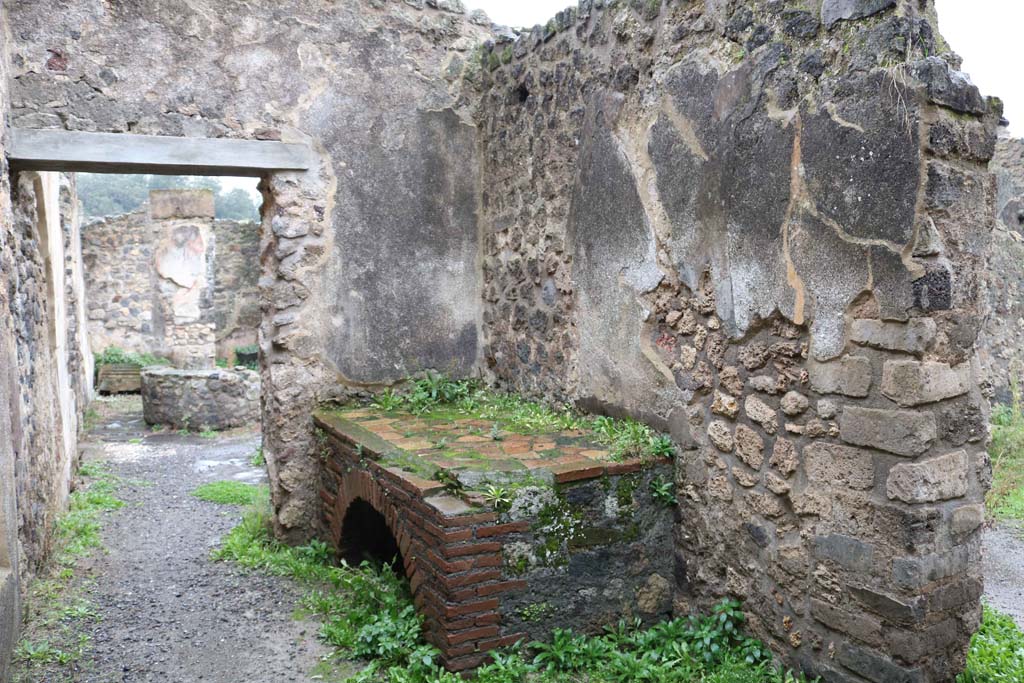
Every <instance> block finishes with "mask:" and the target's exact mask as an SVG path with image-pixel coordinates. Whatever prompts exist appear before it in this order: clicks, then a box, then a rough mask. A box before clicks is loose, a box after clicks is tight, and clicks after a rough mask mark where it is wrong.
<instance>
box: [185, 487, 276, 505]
mask: <svg viewBox="0 0 1024 683" xmlns="http://www.w3.org/2000/svg"><path fill="white" fill-rule="evenodd" d="M265 491H266V487H265V486H256V485H254V484H246V483H244V482H240V481H213V482H210V483H208V484H203V485H202V486H200V487H199V488H197V489H196V490H195V491H193V492H192V495H193V496H195V497H196V498H198V499H199V500H205V501H207V502H210V503H217V504H219V505H253V504H255V503H256V502H257V501H258V500H260V498H261V497H262V496H263V495H264V492H265Z"/></svg>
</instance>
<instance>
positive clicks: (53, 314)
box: [7, 172, 89, 575]
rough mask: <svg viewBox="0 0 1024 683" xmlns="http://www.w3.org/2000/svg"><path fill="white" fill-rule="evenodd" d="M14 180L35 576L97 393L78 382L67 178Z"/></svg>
mask: <svg viewBox="0 0 1024 683" xmlns="http://www.w3.org/2000/svg"><path fill="white" fill-rule="evenodd" d="M13 182H14V188H13V199H14V202H13V210H14V214H13V223H12V225H11V229H10V232H9V238H10V242H9V244H10V246H11V252H12V259H13V261H12V263H11V271H10V274H9V278H10V282H9V283H8V288H9V289H8V292H9V295H10V299H9V302H8V306H9V311H8V313H7V314H8V315H9V316H10V319H11V320H12V322H13V325H14V334H15V338H14V341H15V354H16V367H17V388H18V394H17V398H16V399H15V400H13V401H12V406H11V409H12V422H13V423H14V424H13V429H14V433H13V434H12V443H13V446H14V453H15V458H14V464H15V470H14V475H15V476H14V480H15V488H16V496H17V502H18V511H19V527H18V534H19V542H20V543H19V545H20V548H19V552H20V554H21V568H22V571H23V572H24V573H26V574H28V575H31V574H34V573H35V572H36V571H37V570H38V569H39V568H40V567H41V566H42V563H43V562H44V561H45V560H46V558H47V556H48V554H49V552H50V549H51V547H52V543H53V535H52V534H53V529H54V524H55V521H56V519H57V516H58V515H59V514H60V513H61V512H62V511H63V510H64V508H65V505H66V502H67V496H68V492H69V490H70V483H71V476H72V471H73V466H74V463H75V461H76V460H77V455H78V454H77V450H78V428H79V421H80V418H81V415H82V413H83V412H84V410H85V405H86V403H85V401H87V400H88V398H89V397H88V396H87V395H86V394H85V393H84V392H83V391H81V389H80V388H79V387H76V384H78V385H80V384H81V382H82V381H83V380H82V379H81V374H80V373H81V361H80V359H79V358H78V353H79V349H78V348H77V346H75V347H72V346H69V343H68V342H69V340H70V339H71V338H72V336H73V335H72V334H71V333H70V331H69V329H68V328H69V324H70V325H74V324H77V321H78V320H79V319H78V318H77V316H76V315H74V312H73V311H74V306H73V305H70V304H69V297H68V296H67V293H68V288H69V287H71V288H72V291H73V294H74V298H75V299H77V298H78V297H79V296H81V292H80V291H76V290H75V283H74V281H73V279H71V278H69V277H68V273H67V270H68V258H69V256H70V258H72V260H73V259H74V255H68V254H66V253H65V251H64V226H63V225H62V220H61V216H60V206H61V186H60V183H61V178H60V176H59V174H56V173H29V172H23V173H19V174H17V175H16V176H15V177H14V179H13ZM73 230H74V228H73V227H72V231H73ZM78 334H80V332H77V333H75V335H74V337H77V335H78Z"/></svg>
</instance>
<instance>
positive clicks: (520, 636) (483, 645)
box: [477, 633, 530, 650]
mask: <svg viewBox="0 0 1024 683" xmlns="http://www.w3.org/2000/svg"><path fill="white" fill-rule="evenodd" d="M529 638H530V634H529V633H513V634H512V635H508V636H501V637H500V638H492V639H490V640H481V641H480V642H479V643H477V647H478V648H480V649H481V650H497V649H499V648H503V647H511V646H513V645H515V644H516V643H518V642H519V641H521V640H529Z"/></svg>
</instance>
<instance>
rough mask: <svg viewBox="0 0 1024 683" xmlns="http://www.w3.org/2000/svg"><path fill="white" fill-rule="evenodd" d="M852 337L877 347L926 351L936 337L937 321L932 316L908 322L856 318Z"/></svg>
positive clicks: (910, 351) (860, 342) (918, 351)
mask: <svg viewBox="0 0 1024 683" xmlns="http://www.w3.org/2000/svg"><path fill="white" fill-rule="evenodd" d="M850 339H851V340H852V341H854V342H856V343H858V344H863V345H864V346H870V347H872V348H876V349H886V350H887V351H902V352H904V353H924V351H925V350H926V349H927V348H928V346H929V345H931V343H932V340H934V339H935V321H934V320H932V319H931V318H914V319H913V320H911V321H910V322H908V323H896V322H883V321H881V320H870V319H860V320H854V321H853V325H852V326H851V328H850Z"/></svg>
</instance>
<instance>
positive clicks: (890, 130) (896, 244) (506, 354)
mask: <svg viewBox="0 0 1024 683" xmlns="http://www.w3.org/2000/svg"><path fill="white" fill-rule="evenodd" d="M946 50H947V48H946V47H945V46H944V44H943V43H942V42H941V40H940V39H939V38H938V37H937V34H936V29H935V23H934V12H933V10H932V8H931V7H930V3H925V2H920V3H919V2H912V3H911V2H896V1H895V0H891V1H883V2H863V1H859V0H824V1H821V0H816V1H815V2H802V3H787V2H778V1H765V2H748V3H733V2H727V1H709V2H706V3H705V2H701V1H689V2H675V3H666V4H664V6H662V3H660V2H650V3H606V2H600V1H598V2H591V1H589V0H584V1H583V2H580V3H579V7H578V8H573V9H571V10H567V11H566V12H563V13H561V14H559V15H558V16H557V17H556V18H555V19H554V20H552V22H550V23H549V24H547V25H546V26H543V27H537V28H536V29H534V31H533V32H532V33H529V34H526V35H524V36H522V37H521V38H520V39H519V40H517V41H514V42H511V41H504V42H503V41H501V40H498V41H497V44H495V45H493V47H491V48H490V49H489V50H488V51H487V53H486V54H485V55H484V56H483V64H484V65H485V67H486V70H487V75H486V86H487V90H486V93H485V99H484V102H483V105H482V107H481V110H480V112H479V121H480V126H481V132H482V140H483V145H484V194H483V206H484V231H485V233H484V234H485V239H484V245H483V247H484V275H485V301H486V309H485V318H484V320H485V333H484V339H485V359H486V361H487V363H488V366H489V367H490V368H491V369H492V371H493V373H494V376H495V378H496V379H497V380H498V381H500V382H501V383H503V384H505V385H506V386H510V387H512V388H515V389H519V390H523V391H527V392H531V393H536V394H544V395H547V396H551V397H562V398H569V399H574V400H577V401H579V402H581V403H583V404H585V405H589V406H592V407H599V408H603V409H605V410H608V411H610V412H627V413H632V414H635V415H640V416H642V417H644V418H645V419H647V420H649V421H651V422H654V423H660V424H661V425H663V426H666V427H668V428H670V429H671V430H672V433H673V435H674V436H675V438H676V440H677V441H678V442H679V443H680V444H681V446H682V447H683V452H682V453H681V454H680V457H679V458H678V471H677V474H678V484H679V491H680V502H681V505H682V516H681V519H682V520H683V521H682V523H681V524H680V526H679V528H678V534H677V549H676V552H677V565H678V572H677V580H678V585H677V608H678V609H679V610H682V611H685V610H688V609H692V608H696V607H704V608H706V607H707V606H708V604H709V603H710V602H711V601H713V600H716V599H717V598H719V597H720V596H723V595H733V596H736V597H738V598H741V599H742V600H743V601H744V603H745V605H746V609H747V611H748V613H749V615H750V623H751V626H752V627H753V629H754V630H755V632H756V633H757V634H758V635H759V636H761V637H763V638H765V639H766V640H767V641H768V642H770V643H771V645H772V647H773V649H775V650H776V652H778V653H779V654H780V655H781V656H782V657H783V659H784V661H786V662H787V663H788V664H790V665H798V666H801V667H802V668H804V669H806V670H808V671H809V672H812V673H816V674H821V675H823V676H825V678H826V679H827V680H832V681H843V682H847V681H896V680H905V681H945V680H950V679H951V678H952V676H953V675H954V674H955V672H956V671H957V670H959V668H960V667H961V666H962V664H963V658H964V654H965V651H966V646H967V643H968V640H969V637H970V634H971V633H972V632H973V630H974V628H975V626H976V625H977V622H978V618H979V616H980V605H979V596H980V593H981V587H982V584H981V574H980V561H979V560H980V537H979V533H978V531H977V529H978V527H979V525H980V524H981V522H982V518H983V507H982V505H981V503H982V498H983V492H984V490H985V489H986V487H987V485H988V478H989V463H988V460H987V456H986V454H985V449H984V440H985V436H986V415H985V413H986V409H985V403H984V401H983V400H982V397H981V396H980V394H979V392H978V391H977V388H976V386H977V378H978V365H977V361H976V359H975V354H974V342H975V338H976V336H977V333H978V328H979V324H980V321H981V315H982V307H981V301H980V294H979V281H980V274H981V267H982V263H983V257H984V252H985V248H986V246H987V243H988V239H989V234H990V232H991V229H992V215H993V199H994V184H993V182H992V178H991V177H990V176H989V174H988V173H987V171H986V163H987V161H988V159H989V158H990V157H991V155H992V147H993V142H994V133H995V126H996V122H997V121H998V119H999V112H998V111H997V110H998V106H996V105H993V104H992V103H988V102H986V101H985V100H984V99H982V97H981V96H980V95H979V93H978V91H977V89H975V88H974V87H973V86H972V85H970V83H969V82H968V81H967V80H966V78H965V77H964V76H963V75H962V74H959V73H958V72H956V71H955V68H956V67H957V60H956V58H955V57H954V56H952V55H950V54H947V53H946ZM935 55H939V56H935Z"/></svg>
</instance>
